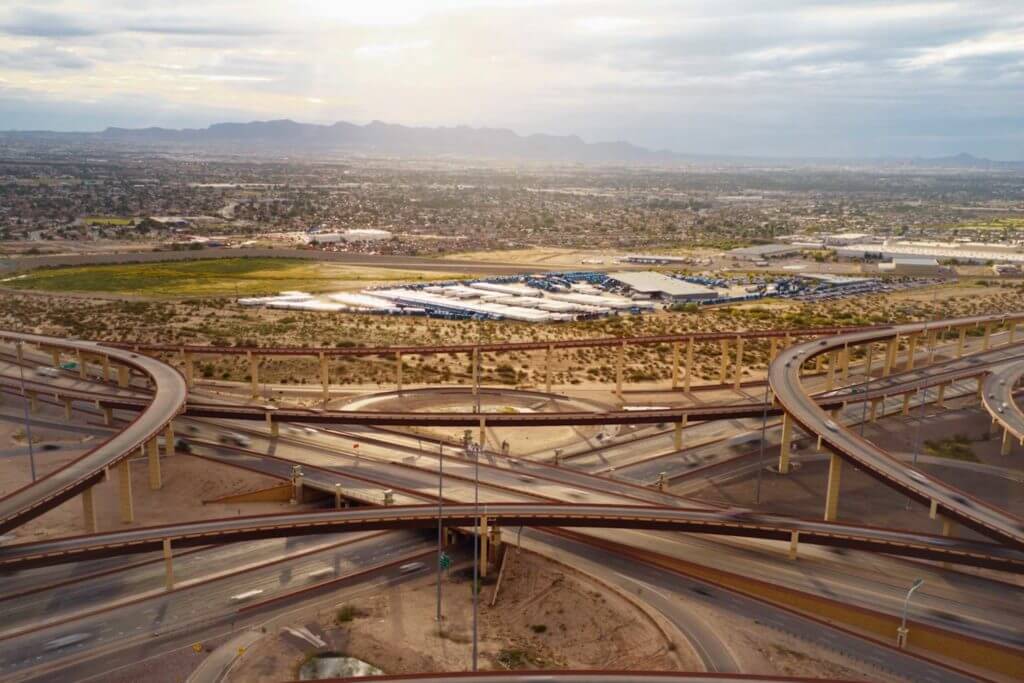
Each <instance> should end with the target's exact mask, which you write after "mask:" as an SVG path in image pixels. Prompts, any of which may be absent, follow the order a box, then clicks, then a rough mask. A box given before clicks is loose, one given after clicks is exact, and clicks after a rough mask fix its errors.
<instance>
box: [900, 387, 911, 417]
mask: <svg viewBox="0 0 1024 683" xmlns="http://www.w3.org/2000/svg"><path fill="white" fill-rule="evenodd" d="M902 414H903V415H904V416H907V415H910V392H909V391H908V392H907V393H905V394H903V410H902Z"/></svg>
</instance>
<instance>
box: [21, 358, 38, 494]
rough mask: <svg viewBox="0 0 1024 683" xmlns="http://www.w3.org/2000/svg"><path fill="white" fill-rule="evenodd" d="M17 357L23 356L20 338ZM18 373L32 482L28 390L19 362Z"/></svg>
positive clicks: (34, 475) (34, 455) (33, 460)
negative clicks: (26, 389)
mask: <svg viewBox="0 0 1024 683" xmlns="http://www.w3.org/2000/svg"><path fill="white" fill-rule="evenodd" d="M18 357H19V358H24V357H25V353H24V349H22V345H21V340H20V339H19V340H18ZM18 374H19V375H21V407H22V408H23V409H24V411H25V436H27V437H28V464H29V469H30V470H31V471H32V481H33V482H34V481H35V480H36V454H35V451H34V450H33V446H32V420H31V419H30V418H29V415H28V392H26V391H25V366H24V365H22V364H21V363H19V364H18Z"/></svg>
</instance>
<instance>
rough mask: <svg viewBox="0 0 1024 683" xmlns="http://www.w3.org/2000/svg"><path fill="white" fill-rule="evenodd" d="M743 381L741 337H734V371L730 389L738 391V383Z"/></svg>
mask: <svg viewBox="0 0 1024 683" xmlns="http://www.w3.org/2000/svg"><path fill="white" fill-rule="evenodd" d="M742 380H743V337H736V371H735V373H734V374H733V380H732V388H733V390H734V391H739V390H740V382H741V381H742Z"/></svg>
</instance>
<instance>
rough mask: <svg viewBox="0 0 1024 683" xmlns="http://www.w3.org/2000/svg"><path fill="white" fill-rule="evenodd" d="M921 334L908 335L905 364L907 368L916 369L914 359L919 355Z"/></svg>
mask: <svg viewBox="0 0 1024 683" xmlns="http://www.w3.org/2000/svg"><path fill="white" fill-rule="evenodd" d="M918 336H919V335H917V334H911V335H908V336H907V363H906V366H905V369H906V370H913V369H914V361H915V360H916V357H917V338H918Z"/></svg>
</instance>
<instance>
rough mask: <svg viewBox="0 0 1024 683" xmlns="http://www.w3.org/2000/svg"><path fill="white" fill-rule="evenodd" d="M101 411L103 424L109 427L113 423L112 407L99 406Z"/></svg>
mask: <svg viewBox="0 0 1024 683" xmlns="http://www.w3.org/2000/svg"><path fill="white" fill-rule="evenodd" d="M100 410H102V411H103V424H104V425H106V426H107V427H110V426H111V425H113V424H114V409H113V408H111V407H110V406H100Z"/></svg>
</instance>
